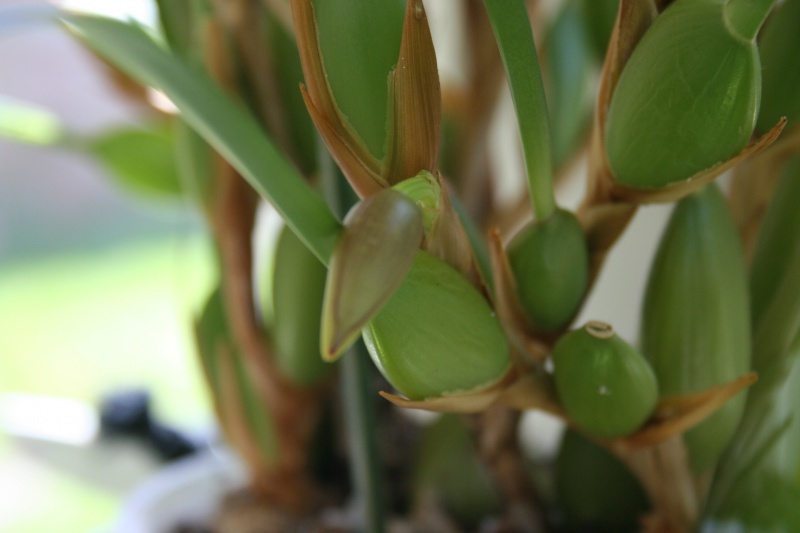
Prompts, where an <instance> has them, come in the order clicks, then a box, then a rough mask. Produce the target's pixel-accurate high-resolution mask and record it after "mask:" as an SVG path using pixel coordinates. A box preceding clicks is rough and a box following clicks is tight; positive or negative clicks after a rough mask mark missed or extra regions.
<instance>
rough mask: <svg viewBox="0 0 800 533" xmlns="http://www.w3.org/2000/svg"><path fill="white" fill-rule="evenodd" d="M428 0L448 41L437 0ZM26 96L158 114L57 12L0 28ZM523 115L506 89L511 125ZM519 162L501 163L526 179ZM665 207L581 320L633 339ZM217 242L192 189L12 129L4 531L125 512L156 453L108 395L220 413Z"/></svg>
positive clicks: (0, 210) (652, 214) (199, 413)
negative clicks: (129, 430) (136, 184)
mask: <svg viewBox="0 0 800 533" xmlns="http://www.w3.org/2000/svg"><path fill="white" fill-rule="evenodd" d="M448 1H449V0H448ZM64 3H68V4H69V5H72V6H77V7H81V8H88V9H93V10H96V11H100V12H102V13H105V14H109V15H114V16H121V17H125V16H133V17H136V18H137V19H139V20H142V21H143V22H145V23H147V22H152V20H153V16H154V9H153V5H152V4H151V3H150V2H149V1H147V0H124V1H123V0H115V1H114V2H108V1H104V0H95V1H94V2H92V1H80V2H75V1H72V2H64ZM446 3H447V2H446V1H445V0H442V1H441V4H442V6H441V7H442V8H443V9H446V6H445V5H444V4H446ZM12 4H13V5H24V6H28V7H31V6H36V5H46V3H45V2H41V1H34V0H27V1H19V0H0V9H8V8H9V7H10V6H11V5H12ZM427 5H428V7H429V15H430V17H431V21H432V26H433V28H434V37H437V36H438V41H437V43H436V44H437V50H439V51H443V50H445V49H446V48H447V46H448V45H447V42H448V41H447V39H444V40H442V37H441V34H437V33H436V32H437V30H436V24H437V21H436V16H437V15H436V13H437V11H438V10H437V8H436V3H435V2H432V3H428V4H427ZM451 48H452V46H451ZM442 57H445V54H441V55H440V61H442ZM441 72H442V76H443V82H444V83H446V82H447V79H446V78H447V76H450V77H451V78H458V73H453V72H451V71H450V70H448V69H447V68H446V65H445V66H443V68H442V69H441ZM451 81H452V80H451ZM455 82H456V83H457V82H458V80H457V79H456V81H455ZM14 101H22V102H25V103H26V104H30V105H33V106H35V107H37V108H39V109H41V110H43V111H46V112H48V113H50V114H52V116H53V117H55V118H56V119H57V120H58V121H59V122H60V123H61V127H62V128H63V129H64V130H65V131H67V132H69V133H70V134H74V135H77V136H83V137H87V136H88V137H92V136H97V135H102V134H103V133H104V132H108V131H114V130H117V129H119V128H127V127H131V126H138V125H141V124H143V123H144V122H145V121H146V120H147V118H148V117H147V116H146V115H145V114H144V113H145V112H144V110H143V109H142V108H141V107H140V106H139V105H137V104H136V103H135V102H134V101H132V100H131V99H129V98H127V97H126V96H125V95H124V94H122V93H121V92H120V91H119V90H118V88H116V87H115V86H114V85H113V84H112V83H110V82H109V79H108V77H107V75H106V72H105V71H104V67H103V66H102V65H101V64H99V63H98V62H97V61H96V60H95V59H94V58H93V57H91V56H90V55H89V54H88V53H87V52H85V51H84V50H83V49H82V48H81V47H80V46H79V45H78V44H76V43H75V42H74V41H73V40H72V39H70V38H69V37H68V36H67V35H66V34H65V33H64V32H63V31H62V30H61V29H59V28H57V27H54V26H53V25H49V26H48V25H44V26H42V25H27V26H19V27H14V28H8V27H3V26H2V25H0V113H3V112H4V109H6V110H7V108H8V106H6V107H5V108H4V107H3V102H6V103H8V102H14ZM513 120H514V119H513V109H512V106H511V104H510V98H509V97H508V96H506V101H505V102H504V103H503V104H502V105H501V108H500V110H499V112H498V121H499V123H500V124H503V123H504V122H505V124H506V125H507V124H508V122H509V121H512V122H513ZM0 122H2V121H0ZM497 129H498V133H499V135H500V136H499V138H498V141H497V143H498V146H503V147H505V148H504V149H505V150H508V147H512V148H513V147H514V146H516V143H517V142H518V141H517V140H516V135H517V134H516V130H515V129H513V128H508V127H499V128H497ZM518 159H519V158H518V157H510V158H502V157H501V158H500V162H501V163H503V162H504V163H503V164H504V166H505V167H507V168H506V169H505V170H506V172H507V173H508V174H510V175H513V174H517V175H521V172H520V169H519V161H518ZM515 162H516V167H515ZM580 170H581V169H580V167H578V168H577V169H576V172H577V174H578V175H580ZM581 193H582V184H581V183H580V181H579V180H573V181H572V182H570V183H568V184H567V186H566V187H564V189H563V190H561V191H559V194H560V196H561V199H562V201H565V202H566V205H571V206H574V205H576V204H577V201H578V199H579V198H580V195H581ZM667 214H668V208H666V207H655V208H644V209H641V210H640V213H639V214H638V215H637V219H636V220H635V222H634V224H633V225H632V226H631V227H630V228H629V229H628V231H627V232H626V234H625V236H624V238H623V239H622V241H621V242H620V244H619V245H618V246H617V247H616V248H615V249H614V251H613V252H612V255H611V258H610V260H609V262H608V264H607V266H606V267H605V269H604V272H603V274H602V276H601V279H600V282H599V284H598V286H597V287H596V289H595V291H594V293H593V295H592V297H591V299H590V300H589V302H588V305H587V307H586V309H585V311H584V313H583V314H582V316H581V317H580V318H579V322H583V321H585V320H587V319H599V320H605V321H609V322H611V323H612V324H614V326H615V328H616V329H617V330H618V331H619V332H620V334H621V335H623V336H625V337H626V338H628V339H629V340H635V337H636V331H637V328H638V323H637V317H638V312H639V305H640V302H639V299H640V297H641V294H642V288H643V286H644V283H645V276H646V272H647V268H648V266H649V261H650V259H649V258H650V256H651V255H652V253H653V250H654V249H655V246H656V243H657V238H658V235H659V231H660V230H659V229H658V228H659V227H660V225H662V224H663V221H664V219H665V217H666V215H667ZM208 247H209V241H208V239H207V237H206V236H205V229H204V228H203V227H202V223H201V222H200V218H199V217H198V216H197V215H196V214H195V213H194V212H193V211H192V209H191V208H190V206H188V205H185V204H183V203H181V201H176V200H170V199H167V198H153V197H147V196H143V195H142V193H140V192H139V193H137V192H136V191H132V190H130V189H127V188H125V187H124V186H122V185H120V184H119V183H118V182H117V181H114V180H113V179H111V178H110V174H109V173H108V172H107V170H106V169H105V168H103V167H102V166H101V165H100V164H98V163H97V161H95V160H94V159H93V158H91V157H89V156H88V155H86V154H85V153H81V152H80V151H74V150H66V149H63V148H58V147H53V146H36V145H35V144H30V143H22V142H16V141H12V140H8V139H6V138H4V137H3V136H2V135H0V494H2V498H0V532H14V533H18V532H52V531H65V532H73V531H77V532H83V531H91V532H101V531H107V530H108V528H109V527H110V526H111V525H112V524H113V523H114V519H115V516H116V515H117V513H118V512H119V509H120V506H121V505H122V502H123V501H124V498H125V495H126V494H128V493H129V491H130V490H131V488H132V487H134V486H136V484H137V483H139V482H141V480H142V479H144V478H145V477H146V476H147V475H148V474H149V473H151V472H152V471H153V470H154V469H155V468H157V466H158V463H157V461H155V460H154V459H153V458H152V457H149V456H147V455H146V454H145V455H141V454H139V455H137V453H138V452H137V451H136V450H130V449H126V450H123V451H122V452H119V453H117V451H118V450H117V451H109V450H105V449H102V450H101V449H98V448H97V447H96V444H93V443H92V439H91V436H92V435H93V433H92V429H93V426H92V423H93V422H92V420H91V415H92V411H91V409H93V408H95V407H97V406H99V405H100V403H101V401H102V399H103V398H106V397H107V396H108V395H109V394H112V393H115V392H119V391H125V390H129V389H134V388H136V389H144V390H147V391H149V392H150V394H151V402H152V406H151V409H152V411H153V416H154V417H156V418H157V419H159V420H161V421H163V422H164V423H165V424H169V425H171V426H173V427H175V428H177V429H181V430H188V431H190V432H191V431H198V429H200V430H202V429H203V428H208V427H210V426H211V425H212V422H211V415H210V407H209V403H208V398H207V396H206V395H205V393H204V391H203V387H202V380H201V376H200V370H199V368H198V366H197V364H196V361H195V355H194V348H193V345H192V340H191V335H192V332H191V320H192V316H193V312H194V310H195V309H196V308H197V306H198V305H199V303H200V302H201V301H202V300H203V298H204V296H205V295H206V294H207V291H208V290H209V288H210V286H211V283H212V278H213V275H214V274H213V267H212V265H211V260H210V257H211V255H210V253H209V248H208ZM76 401H78V402H80V403H74V402H76ZM87 409H88V410H87ZM534 416H535V415H534ZM534 423H536V421H534ZM538 423H543V422H541V421H539V422H538ZM139 451H141V450H139Z"/></svg>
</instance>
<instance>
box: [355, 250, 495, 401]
mask: <svg viewBox="0 0 800 533" xmlns="http://www.w3.org/2000/svg"><path fill="white" fill-rule="evenodd" d="M363 334H364V341H365V343H366V345H367V349H368V350H369V353H370V355H371V356H372V360H373V361H374V362H375V365H376V366H377V367H378V369H379V370H380V371H381V373H382V374H383V375H384V377H386V379H387V380H389V382H390V383H391V384H392V386H394V387H395V388H396V389H397V390H398V391H399V392H400V393H402V394H404V395H406V396H407V397H408V398H409V399H411V400H422V399H425V398H431V397H437V396H442V395H444V394H448V393H455V392H464V391H472V390H475V389H478V388H481V387H484V386H488V385H491V384H492V383H494V382H496V381H497V380H498V379H500V378H501V377H503V375H504V374H505V373H506V371H507V370H508V368H509V364H510V358H509V348H508V341H507V340H506V337H505V335H504V333H503V329H502V327H501V326H500V322H499V321H498V319H497V317H496V316H495V313H494V312H493V311H492V309H491V307H489V304H488V303H487V302H486V300H485V299H484V298H483V296H481V294H480V293H479V292H478V291H477V290H476V289H475V288H474V287H473V286H472V285H470V283H469V282H468V281H467V280H466V279H465V278H464V277H463V276H462V275H461V274H460V273H459V272H458V271H456V270H455V269H454V268H453V267H451V266H450V265H448V264H447V263H445V262H444V261H441V260H440V259H437V258H436V257H434V256H433V255H431V254H429V253H427V252H422V251H420V252H418V253H417V257H416V258H415V259H414V263H413V265H412V266H411V269H410V270H409V272H408V275H407V277H406V279H405V280H404V281H403V284H402V285H401V286H400V288H399V289H398V290H397V292H396V293H395V294H394V295H393V296H392V298H391V299H390V300H389V302H388V303H387V304H386V305H385V307H384V308H383V310H381V312H380V313H378V315H377V316H376V317H375V318H373V319H372V321H371V322H370V323H369V325H368V326H367V327H366V328H364V331H363Z"/></svg>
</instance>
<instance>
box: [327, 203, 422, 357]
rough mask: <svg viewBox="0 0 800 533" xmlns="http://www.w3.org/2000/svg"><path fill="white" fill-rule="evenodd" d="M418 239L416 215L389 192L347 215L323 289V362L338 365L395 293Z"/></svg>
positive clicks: (414, 209)
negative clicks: (340, 357)
mask: <svg viewBox="0 0 800 533" xmlns="http://www.w3.org/2000/svg"><path fill="white" fill-rule="evenodd" d="M423 233H424V230H423V224H422V213H421V211H420V209H419V208H418V207H417V206H416V204H414V202H412V201H411V200H410V199H409V198H408V197H406V196H405V195H403V194H402V193H400V192H397V191H395V190H393V189H384V190H383V191H381V192H379V193H378V194H374V195H372V196H370V197H368V198H366V199H364V200H362V201H361V202H360V203H359V204H357V205H356V206H355V207H354V208H353V209H352V210H351V211H350V213H349V214H348V216H347V218H346V219H345V227H344V230H343V232H342V236H341V238H340V239H339V242H338V243H337V244H336V249H335V250H334V253H333V257H332V259H331V265H330V268H329V269H328V277H327V281H326V284H325V299H324V301H323V305H322V339H321V343H322V346H321V350H322V357H323V358H324V359H325V360H327V361H333V360H336V359H338V357H339V356H340V355H341V354H342V353H343V352H344V350H346V349H347V348H348V347H349V346H350V345H351V344H352V343H353V342H354V341H355V340H356V339H357V338H358V336H359V334H360V333H361V330H362V328H364V326H366V325H367V323H368V322H369V321H370V320H371V319H372V317H373V316H375V314H377V313H378V311H380V309H381V308H382V307H383V305H384V304H385V303H386V302H387V301H389V298H391V296H392V295H393V294H394V293H395V291H396V290H397V288H398V287H400V284H401V283H402V282H403V279H405V276H406V273H407V272H408V269H409V268H411V264H412V263H413V261H414V257H416V255H417V251H418V250H419V246H420V243H421V242H422V237H423Z"/></svg>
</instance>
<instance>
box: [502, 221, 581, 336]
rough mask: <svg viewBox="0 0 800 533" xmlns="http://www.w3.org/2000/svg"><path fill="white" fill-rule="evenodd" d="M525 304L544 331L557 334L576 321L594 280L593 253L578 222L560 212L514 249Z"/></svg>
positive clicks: (525, 232)
mask: <svg viewBox="0 0 800 533" xmlns="http://www.w3.org/2000/svg"><path fill="white" fill-rule="evenodd" d="M508 258H509V263H510V265H511V270H512V271H513V273H514V277H515V278H516V282H517V291H518V294H519V299H520V302H521V303H522V306H523V308H524V309H525V311H526V314H527V315H528V318H529V319H530V320H531V322H533V324H534V325H535V326H536V328H538V329H539V330H541V331H544V332H556V331H559V330H561V329H563V328H565V327H566V326H567V325H569V323H570V322H571V321H572V319H573V318H575V315H576V314H577V312H578V310H579V308H580V304H581V301H582V300H583V295H584V292H585V291H586V284H587V282H588V278H589V252H588V249H587V246H586V238H585V236H584V234H583V228H582V227H581V224H580V222H578V219H577V218H576V217H575V215H573V214H572V213H570V212H569V211H565V210H563V209H557V210H556V211H554V212H553V215H552V216H551V217H550V218H548V219H547V220H545V221H543V222H534V223H533V224H530V225H528V226H526V227H525V228H523V229H522V231H520V232H519V233H518V234H517V235H516V236H515V237H514V239H513V240H512V241H511V243H510V244H509V246H508Z"/></svg>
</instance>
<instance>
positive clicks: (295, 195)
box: [63, 14, 341, 264]
mask: <svg viewBox="0 0 800 533" xmlns="http://www.w3.org/2000/svg"><path fill="white" fill-rule="evenodd" d="M63 21H64V22H65V23H66V24H67V25H68V27H69V28H70V29H72V30H73V31H75V32H76V34H77V35H78V36H79V37H80V38H81V39H82V40H83V41H84V42H86V43H87V44H88V45H89V46H90V47H91V48H92V49H94V50H95V51H96V52H97V53H99V54H100V55H102V56H103V57H105V58H106V59H108V60H109V61H111V62H112V63H114V64H115V65H117V66H118V67H119V68H121V69H122V70H123V71H125V72H126V73H127V74H128V75H130V76H131V77H133V78H134V79H136V80H137V81H138V82H140V83H142V84H145V85H150V86H153V87H155V88H158V89H160V90H161V91H163V92H164V93H165V94H166V95H167V96H168V97H169V98H170V99H171V100H172V101H173V102H174V103H175V105H176V106H177V107H178V109H180V110H181V113H182V115H183V118H184V119H185V120H186V122H187V123H188V124H189V125H191V126H192V127H193V128H194V129H196V130H197V132H198V133H199V134H200V135H201V136H202V137H203V138H204V139H205V140H206V141H208V143H209V144H211V146H213V147H214V148H215V149H216V150H217V151H219V153H220V154H221V155H222V156H223V157H224V158H225V159H226V160H227V161H228V162H230V163H231V164H232V165H233V166H234V167H235V168H236V170H237V171H239V172H240V173H241V174H242V176H243V177H244V178H245V179H247V181H248V182H249V183H250V185H252V186H253V188H254V189H255V190H256V191H258V193H259V194H261V195H262V196H264V197H265V198H266V199H267V200H268V201H269V202H270V203H271V204H272V205H273V206H274V207H275V209H277V210H278V212H279V213H280V214H281V216H282V217H283V218H284V220H286V223H287V224H288V225H289V226H290V227H291V228H292V229H293V230H294V231H295V233H296V234H297V235H298V236H299V237H300V238H301V239H302V240H303V242H305V244H306V245H307V246H308V247H309V248H310V249H311V250H312V251H313V252H314V254H315V255H316V256H317V257H318V258H319V259H320V261H322V262H323V264H327V263H328V261H329V259H330V256H331V253H332V252H333V248H334V245H335V243H336V239H337V237H338V235H339V232H340V230H341V225H340V224H339V222H338V220H336V218H335V217H334V216H333V213H331V211H330V209H329V208H328V206H327V205H326V204H325V202H324V201H323V200H322V198H320V197H319V196H318V195H317V194H316V193H315V192H314V191H313V190H312V189H311V188H310V187H309V186H308V185H307V184H306V182H305V181H304V180H303V179H302V177H301V176H300V175H299V174H298V173H297V171H296V170H295V169H294V168H293V167H292V166H291V164H289V163H288V162H287V161H286V159H285V158H284V157H283V155H282V154H281V153H280V152H278V151H277V150H276V148H275V146H274V145H273V143H272V142H271V141H270V140H269V138H268V137H267V136H266V135H265V134H264V131H263V129H262V128H261V126H260V125H259V124H258V122H257V121H256V120H255V118H253V117H252V116H251V115H250V114H248V113H247V112H246V111H244V109H243V108H242V107H241V106H239V105H237V104H236V103H234V102H233V100H231V99H230V98H229V97H228V96H226V95H225V94H224V93H223V92H222V91H221V90H220V89H219V88H218V87H217V86H216V85H215V84H214V82H213V81H212V80H211V79H210V78H209V77H208V76H207V75H206V74H204V73H202V72H200V71H199V70H195V69H193V68H191V67H189V66H188V65H187V64H186V63H184V62H183V61H181V60H180V59H178V58H177V57H176V56H174V55H172V54H171V53H169V52H168V51H166V50H164V49H163V48H161V47H160V46H159V45H158V44H156V43H155V42H154V41H153V40H152V39H151V38H150V37H149V36H148V35H147V34H146V33H145V32H144V31H143V30H142V29H141V28H139V27H137V26H134V25H131V24H126V23H122V22H118V21H115V20H111V19H107V18H102V17H92V16H85V15H66V14H65V15H64V16H63Z"/></svg>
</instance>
